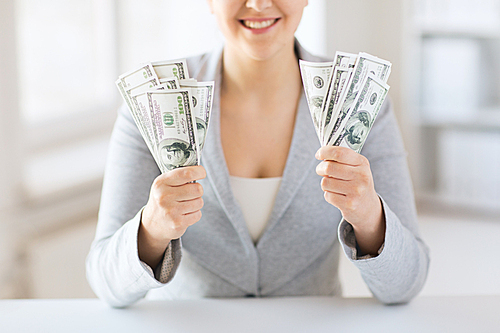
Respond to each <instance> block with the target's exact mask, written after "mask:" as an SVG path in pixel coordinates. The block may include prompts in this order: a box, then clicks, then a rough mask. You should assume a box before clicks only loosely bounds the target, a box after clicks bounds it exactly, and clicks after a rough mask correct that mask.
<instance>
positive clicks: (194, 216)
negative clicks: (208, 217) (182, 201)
mask: <svg viewBox="0 0 500 333" xmlns="http://www.w3.org/2000/svg"><path fill="white" fill-rule="evenodd" d="M200 219H201V210H197V211H196V212H192V213H189V214H185V215H184V216H183V222H184V223H185V224H186V225H187V226H191V225H193V224H195V223H196V222H198V221H199V220H200Z"/></svg>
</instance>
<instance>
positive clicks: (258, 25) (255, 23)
mask: <svg viewBox="0 0 500 333" xmlns="http://www.w3.org/2000/svg"><path fill="white" fill-rule="evenodd" d="M274 21H275V20H274V19H272V20H267V21H260V22H259V21H248V20H245V21H243V24H245V26H246V27H248V28H250V29H263V28H267V27H269V26H270V25H272V24H273V23H274Z"/></svg>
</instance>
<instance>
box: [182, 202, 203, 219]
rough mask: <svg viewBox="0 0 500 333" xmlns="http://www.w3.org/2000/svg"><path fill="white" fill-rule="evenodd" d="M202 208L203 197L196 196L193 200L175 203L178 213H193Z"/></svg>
mask: <svg viewBox="0 0 500 333" xmlns="http://www.w3.org/2000/svg"><path fill="white" fill-rule="evenodd" d="M202 208H203V199H202V198H197V199H194V200H189V201H183V202H179V203H177V205H176V210H177V212H178V213H179V214H180V215H186V214H190V213H194V212H196V211H198V210H200V209H202Z"/></svg>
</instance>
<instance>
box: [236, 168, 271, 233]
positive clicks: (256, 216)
mask: <svg viewBox="0 0 500 333" xmlns="http://www.w3.org/2000/svg"><path fill="white" fill-rule="evenodd" d="M229 181H230V183H231V189H232V190H233V194H234V197H235V198H236V201H237V202H238V203H239V204H240V207H241V210H242V212H243V216H244V218H245V222H246V223H247V226H248V231H249V232H250V236H252V240H253V241H254V242H256V241H257V240H258V239H259V238H260V235H262V232H263V231H264V229H265V228H266V225H267V221H268V220H269V217H270V216H271V212H272V210H273V207H274V200H275V199H276V195H277V194H278V190H279V187H280V185H281V177H273V178H242V177H235V176H229Z"/></svg>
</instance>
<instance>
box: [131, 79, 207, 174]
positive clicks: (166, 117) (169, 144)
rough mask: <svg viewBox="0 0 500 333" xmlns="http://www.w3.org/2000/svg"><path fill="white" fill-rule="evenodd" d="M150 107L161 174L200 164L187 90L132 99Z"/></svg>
mask: <svg viewBox="0 0 500 333" xmlns="http://www.w3.org/2000/svg"><path fill="white" fill-rule="evenodd" d="M135 98H136V99H137V101H138V103H142V104H145V103H147V104H148V105H149V111H150V115H151V123H152V125H153V129H154V132H155V141H156V142H155V143H154V144H155V145H156V147H155V148H156V149H155V153H156V154H157V159H158V161H159V167H160V170H161V171H162V172H168V171H170V170H173V169H176V168H180V167H184V166H192V165H198V164H199V159H200V158H199V150H198V144H197V140H196V131H195V126H196V125H195V121H194V116H193V114H192V106H191V94H190V92H189V90H187V89H176V90H157V91H148V92H145V93H143V94H141V95H138V96H136V97H135Z"/></svg>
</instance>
